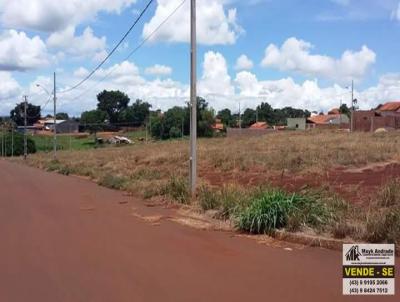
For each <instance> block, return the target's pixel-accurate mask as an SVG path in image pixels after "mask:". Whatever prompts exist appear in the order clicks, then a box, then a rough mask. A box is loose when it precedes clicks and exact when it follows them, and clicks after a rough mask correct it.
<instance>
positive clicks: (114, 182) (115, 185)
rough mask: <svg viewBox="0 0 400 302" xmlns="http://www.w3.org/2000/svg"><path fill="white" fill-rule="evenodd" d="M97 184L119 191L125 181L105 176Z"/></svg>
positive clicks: (113, 176)
mask: <svg viewBox="0 0 400 302" xmlns="http://www.w3.org/2000/svg"><path fill="white" fill-rule="evenodd" d="M98 184H99V185H101V186H104V187H107V188H110V189H116V190H121V189H123V188H124V186H125V184H126V179H125V178H124V177H121V176H117V175H112V174H106V175H105V176H104V177H102V178H101V179H100V181H99V182H98Z"/></svg>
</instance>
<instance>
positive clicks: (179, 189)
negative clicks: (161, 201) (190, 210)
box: [163, 176, 190, 204]
mask: <svg viewBox="0 0 400 302" xmlns="http://www.w3.org/2000/svg"><path fill="white" fill-rule="evenodd" d="M163 193H164V195H169V196H170V197H171V198H172V199H174V200H176V201H178V202H179V203H182V204H188V203H189V197H190V194H189V186H188V183H187V181H186V180H185V179H183V178H181V177H176V176H173V177H171V178H170V180H169V182H168V183H167V185H166V186H165V188H164V192H163Z"/></svg>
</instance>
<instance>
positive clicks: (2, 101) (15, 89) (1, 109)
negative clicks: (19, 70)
mask: <svg viewBox="0 0 400 302" xmlns="http://www.w3.org/2000/svg"><path fill="white" fill-rule="evenodd" d="M21 91H22V89H21V87H20V85H19V84H18V82H17V81H16V80H15V79H14V78H13V77H12V76H11V73H10V72H6V71H0V115H4V114H8V113H9V112H10V110H11V108H13V107H14V106H15V104H16V103H18V102H20V101H21V100H20V99H19V97H20V94H21Z"/></svg>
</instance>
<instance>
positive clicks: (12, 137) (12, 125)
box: [11, 122, 14, 157]
mask: <svg viewBox="0 0 400 302" xmlns="http://www.w3.org/2000/svg"><path fill="white" fill-rule="evenodd" d="M11 157H14V123H13V122H11Z"/></svg>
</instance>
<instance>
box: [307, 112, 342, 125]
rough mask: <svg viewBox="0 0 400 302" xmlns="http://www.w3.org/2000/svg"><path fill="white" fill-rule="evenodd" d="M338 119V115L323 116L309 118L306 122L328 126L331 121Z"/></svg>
mask: <svg viewBox="0 0 400 302" xmlns="http://www.w3.org/2000/svg"><path fill="white" fill-rule="evenodd" d="M337 118H340V114H324V115H315V116H312V117H309V118H308V119H307V121H309V122H311V123H314V124H329V122H330V121H331V120H334V119H337Z"/></svg>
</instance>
